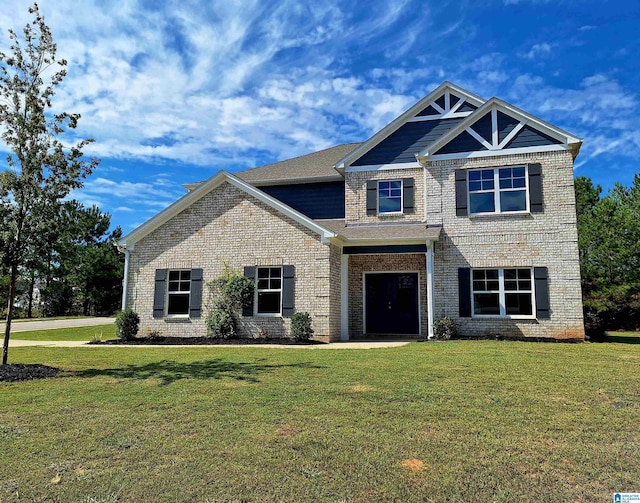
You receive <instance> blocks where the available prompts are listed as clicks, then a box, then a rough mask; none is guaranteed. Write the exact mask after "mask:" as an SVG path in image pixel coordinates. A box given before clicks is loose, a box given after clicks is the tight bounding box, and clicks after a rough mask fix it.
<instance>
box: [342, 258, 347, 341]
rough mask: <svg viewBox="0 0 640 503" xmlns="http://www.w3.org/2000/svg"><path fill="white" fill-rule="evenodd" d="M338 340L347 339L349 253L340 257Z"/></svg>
mask: <svg viewBox="0 0 640 503" xmlns="http://www.w3.org/2000/svg"><path fill="white" fill-rule="evenodd" d="M340 340H341V341H348V340H349V255H342V256H341V257H340Z"/></svg>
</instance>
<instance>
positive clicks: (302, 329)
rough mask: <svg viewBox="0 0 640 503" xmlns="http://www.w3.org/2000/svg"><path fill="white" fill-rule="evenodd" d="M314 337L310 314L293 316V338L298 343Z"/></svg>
mask: <svg viewBox="0 0 640 503" xmlns="http://www.w3.org/2000/svg"><path fill="white" fill-rule="evenodd" d="M312 335H313V328H311V316H310V315H309V313H305V312H303V313H295V314H294V315H293V316H291V336H292V337H293V338H294V339H295V340H297V341H308V340H309V339H310V338H311V336H312Z"/></svg>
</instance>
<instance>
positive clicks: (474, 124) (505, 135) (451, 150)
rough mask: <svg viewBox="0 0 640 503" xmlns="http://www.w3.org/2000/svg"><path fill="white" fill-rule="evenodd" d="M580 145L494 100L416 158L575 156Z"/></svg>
mask: <svg viewBox="0 0 640 503" xmlns="http://www.w3.org/2000/svg"><path fill="white" fill-rule="evenodd" d="M581 144H582V140H580V139H579V138H577V137H576V136H574V135H572V134H570V133H568V132H566V131H564V130H562V129H560V128H558V127H556V126H553V125H552V124H549V123H548V122H545V121H543V120H541V119H539V118H537V117H535V116H533V115H531V114H529V113H527V112H524V111H523V110H520V109H519V108H517V107H515V106H513V105H511V104H509V103H507V102H505V101H502V100H500V99H498V98H495V97H494V98H491V99H490V100H489V101H487V102H486V103H484V104H483V105H482V106H480V107H479V108H478V109H477V110H475V111H474V112H473V113H471V114H470V115H469V116H468V117H466V118H465V119H463V120H462V121H460V122H459V123H458V124H457V125H456V126H455V127H454V128H452V129H451V130H449V131H448V132H447V133H445V134H444V135H443V136H441V137H440V138H438V139H436V140H434V141H433V142H432V143H431V144H430V145H428V146H426V147H425V148H424V149H423V150H421V151H420V152H419V153H418V156H417V157H418V159H419V160H420V161H423V160H437V159H451V158H460V157H483V156H491V155H503V154H505V153H520V152H534V151H545V150H570V151H571V152H572V154H573V156H574V157H575V156H576V155H577V154H578V151H579V149H580V145H581ZM505 150H506V151H508V152H505Z"/></svg>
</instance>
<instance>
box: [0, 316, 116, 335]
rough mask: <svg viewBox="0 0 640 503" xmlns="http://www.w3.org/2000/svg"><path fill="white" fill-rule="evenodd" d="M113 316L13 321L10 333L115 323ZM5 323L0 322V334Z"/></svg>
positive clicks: (2, 332)
mask: <svg viewBox="0 0 640 503" xmlns="http://www.w3.org/2000/svg"><path fill="white" fill-rule="evenodd" d="M115 321H116V319H115V318H77V319H71V320H38V321H13V322H12V323H11V333H12V334H14V333H16V332H29V331H31V330H51V329H53V328H75V327H94V326H96V325H110V324H112V323H115ZM4 328H5V324H4V323H0V334H4Z"/></svg>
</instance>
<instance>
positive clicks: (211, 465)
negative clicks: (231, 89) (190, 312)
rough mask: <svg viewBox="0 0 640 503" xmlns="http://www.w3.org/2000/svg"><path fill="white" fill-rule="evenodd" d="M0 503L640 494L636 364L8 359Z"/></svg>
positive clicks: (160, 353)
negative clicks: (19, 378) (20, 373)
mask: <svg viewBox="0 0 640 503" xmlns="http://www.w3.org/2000/svg"><path fill="white" fill-rule="evenodd" d="M10 359H11V360H12V361H13V362H14V363H44V364H48V365H53V366H58V367H63V368H64V369H66V370H67V371H68V372H67V373H66V374H65V375H63V376H61V377H58V378H55V379H48V380H42V381H32V382H20V383H0V501H3V502H5V501H6V502H10V501H25V502H26V501H45V500H46V501H65V502H73V501H120V502H140V501H145V502H154V501H167V502H169V501H171V502H175V501H195V502H205V501H208V502H213V501H329V502H338V501H345V502H351V501H354V502H355V501H363V502H364V501H403V502H405V501H409V502H410V501H465V502H467V501H469V502H470V501H474V502H475V501H496V502H512V501H532V502H534V501H535V502H540V501H610V500H611V499H612V496H613V494H614V492H615V491H638V490H640V486H639V484H640V482H639V481H640V429H639V428H638V425H640V406H639V404H640V352H639V351H638V347H637V346H635V345H632V344H618V343H610V344H573V345H571V344H543V343H523V342H498V341H455V342H442V343H413V344H411V345H409V346H405V347H402V348H394V349H375V350H286V349H259V348H240V349H237V348H218V347H216V348H186V347H185V348H150V347H144V348H140V347H137V348H117V347H110V348H101V347H86V348H73V349H71V348H15V349H12V350H11V352H10Z"/></svg>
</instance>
